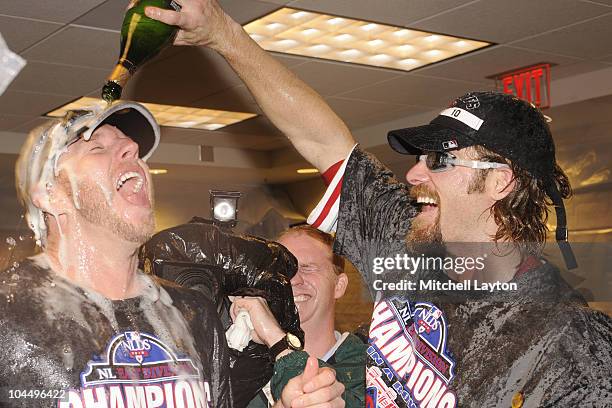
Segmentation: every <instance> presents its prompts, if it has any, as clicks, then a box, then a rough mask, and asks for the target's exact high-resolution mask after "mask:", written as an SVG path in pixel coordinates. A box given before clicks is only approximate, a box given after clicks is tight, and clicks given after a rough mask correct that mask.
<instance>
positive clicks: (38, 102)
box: [0, 91, 71, 116]
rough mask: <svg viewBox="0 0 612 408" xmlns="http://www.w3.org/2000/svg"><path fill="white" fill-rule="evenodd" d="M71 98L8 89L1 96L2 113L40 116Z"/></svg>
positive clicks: (0, 107) (0, 109)
mask: <svg viewBox="0 0 612 408" xmlns="http://www.w3.org/2000/svg"><path fill="white" fill-rule="evenodd" d="M70 99H71V98H70V97H66V96H61V95H51V94H42V93H34V92H19V91H6V92H5V93H4V94H3V95H2V96H1V97H0V114H4V113H8V114H11V115H28V116H40V115H43V114H45V113H47V112H49V111H50V110H51V109H54V108H57V107H58V106H60V105H62V104H64V103H66V102H67V101H68V100H70Z"/></svg>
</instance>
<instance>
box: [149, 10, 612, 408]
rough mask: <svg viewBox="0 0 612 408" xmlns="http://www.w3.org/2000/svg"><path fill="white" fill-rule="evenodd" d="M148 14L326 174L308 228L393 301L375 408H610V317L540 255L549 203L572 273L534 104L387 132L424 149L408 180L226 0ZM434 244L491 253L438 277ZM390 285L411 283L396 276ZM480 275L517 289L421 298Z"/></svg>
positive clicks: (460, 111)
mask: <svg viewBox="0 0 612 408" xmlns="http://www.w3.org/2000/svg"><path fill="white" fill-rule="evenodd" d="M146 12H147V15H148V16H149V17H151V18H155V19H158V20H161V21H163V22H165V23H168V24H174V25H178V26H179V27H181V30H180V31H179V33H178V35H177V37H176V40H175V43H176V44H178V45H206V46H208V47H210V48H212V49H214V50H216V51H217V52H219V53H220V54H221V55H222V56H223V57H224V58H225V59H226V60H227V62H228V63H229V64H230V65H231V66H232V68H233V69H234V70H235V71H236V72H237V73H238V75H239V76H240V77H241V78H242V80H243V81H244V82H245V84H246V85H247V87H248V88H249V90H250V91H251V93H252V94H253V95H254V97H255V99H256V100H257V102H258V103H259V105H260V106H261V107H262V109H263V111H264V112H265V114H266V115H267V116H268V118H269V119H270V120H271V121H272V122H273V123H274V124H275V125H276V126H277V127H278V128H279V129H280V130H281V131H282V132H284V133H285V134H286V135H287V137H288V138H289V139H290V141H291V142H292V144H293V145H294V147H295V148H296V149H297V150H298V151H299V152H300V153H301V154H302V155H303V156H304V157H305V158H306V159H307V160H308V161H310V162H311V163H312V164H313V165H314V166H316V167H317V168H318V169H319V170H320V171H321V172H322V174H323V177H324V179H325V181H326V182H327V183H328V185H329V186H328V189H327V191H326V192H325V195H324V197H323V200H322V201H321V202H320V203H319V205H317V206H316V208H315V210H314V211H313V212H312V213H311V215H310V217H309V222H310V223H311V224H312V225H314V226H316V227H318V228H320V229H323V230H326V231H330V230H333V229H336V230H337V234H336V242H335V245H334V250H335V252H337V253H338V254H339V255H343V256H345V257H346V258H348V259H349V260H350V261H351V262H352V263H353V264H354V265H355V266H356V267H357V269H358V270H359V271H360V272H361V274H362V276H363V277H364V279H365V280H366V281H367V283H368V285H369V286H370V287H372V288H373V290H374V291H377V292H378V293H380V294H381V295H383V296H382V298H380V299H379V301H378V302H377V303H376V305H375V310H374V314H373V317H372V325H371V328H370V346H371V347H370V348H369V349H368V367H367V374H366V378H367V389H366V390H365V392H366V401H368V404H370V405H369V406H377V405H384V406H389V405H393V404H395V405H397V406H402V407H405V406H412V407H414V406H416V407H425V406H427V407H454V406H470V407H485V406H486V407H509V406H512V407H520V406H523V405H524V406H530V407H532V406H562V407H573V406H577V405H581V406H607V405H610V403H611V401H612V392H611V390H612V384H611V383H610V378H611V377H612V371H611V370H612V368H611V367H612V345H611V344H610V338H611V332H612V323H611V321H610V319H609V318H608V317H607V316H606V315H604V314H602V313H599V312H596V311H593V310H591V309H588V308H587V307H586V303H585V302H584V299H582V297H581V296H580V295H578V294H577V293H576V292H575V291H573V290H572V289H571V288H570V287H569V286H568V285H567V284H566V283H565V282H564V281H563V280H562V279H561V278H560V276H559V271H558V270H557V268H555V267H554V266H552V265H551V264H549V263H548V262H546V261H545V260H544V259H542V258H541V257H540V255H541V251H542V247H543V244H544V241H545V237H546V231H547V228H546V223H545V221H546V216H547V208H548V206H549V204H551V203H552V204H553V205H554V206H555V208H556V209H557V218H558V221H557V224H558V227H557V239H558V240H559V241H560V242H561V244H562V246H564V253H565V259H566V261H567V263H568V265H569V266H570V267H571V266H574V264H575V262H574V259H573V256H572V255H571V252H569V248H568V247H567V246H566V244H565V242H566V237H567V235H566V227H565V219H564V211H563V207H562V199H563V198H564V197H568V196H569V194H570V187H569V183H568V181H567V177H566V176H565V175H564V174H563V172H562V171H561V169H560V168H559V167H558V166H557V164H556V161H555V156H554V144H553V142H552V138H551V136H550V132H549V130H548V127H547V125H546V123H545V120H544V118H543V116H542V114H541V113H540V112H539V111H538V110H537V109H536V108H534V107H532V106H530V105H529V104H527V103H525V102H522V101H519V100H517V99H515V98H513V97H511V96H507V95H501V94H497V93H471V94H468V95H465V96H464V97H462V98H459V99H457V100H456V101H455V102H454V103H453V105H452V106H451V107H450V108H449V109H445V110H443V111H442V112H441V114H440V116H439V117H438V118H436V119H435V120H434V121H432V123H430V124H429V125H427V126H425V127H419V128H415V129H403V130H398V131H394V132H391V133H390V135H389V142H390V143H391V146H392V147H393V148H395V149H396V150H398V151H400V152H401V153H411V154H418V159H419V160H418V162H417V164H416V165H414V166H413V167H412V168H411V169H410V170H409V172H408V173H407V175H406V178H407V181H408V182H409V185H405V184H402V183H400V182H399V181H397V180H396V179H395V178H394V176H393V174H392V173H391V172H390V171H389V170H388V169H386V168H385V167H384V166H383V165H382V164H381V163H380V162H379V161H378V160H377V159H376V158H374V157H373V156H371V155H370V154H368V153H366V152H364V151H363V150H362V149H360V148H359V147H358V146H355V141H354V139H353V137H352V135H351V133H350V131H349V129H348V128H347V126H346V125H345V124H344V123H343V122H342V121H341V120H340V119H339V118H338V116H337V115H336V114H335V113H334V112H333V111H332V110H331V108H330V107H329V106H328V105H327V104H326V102H325V101H324V100H323V98H322V97H321V96H320V95H318V94H317V93H316V92H314V90H312V89H311V88H310V87H308V86H307V85H306V84H304V83H303V82H302V81H300V80H299V79H298V78H297V77H296V76H295V75H293V74H292V73H291V72H290V71H289V70H287V69H286V68H285V67H283V66H282V65H281V64H280V63H279V62H278V61H276V60H275V59H274V58H272V57H271V56H270V55H269V54H267V53H266V52H265V51H263V50H262V49H261V48H260V47H259V46H258V45H257V43H255V41H253V40H252V39H251V38H250V37H249V36H248V34H247V33H246V32H245V31H244V30H243V29H242V27H241V26H240V25H239V24H237V23H235V22H234V21H233V20H232V19H231V18H230V17H229V16H228V15H227V14H225V13H224V12H223V10H221V8H220V7H219V5H218V4H217V2H216V1H214V0H184V1H183V2H182V9H181V11H180V12H173V11H164V10H160V9H156V8H148V9H147V11H146ZM406 92H410V90H409V89H407V90H406ZM423 242H425V243H427V242H433V243H436V242H441V243H443V244H444V246H445V247H448V246H449V244H451V243H453V242H459V243H471V247H468V253H469V252H470V251H472V252H473V251H474V248H478V247H479V246H478V245H479V244H481V243H485V244H490V245H489V247H490V246H492V247H493V248H487V246H481V247H484V248H485V249H486V252H485V254H484V257H483V259H476V260H475V259H472V262H471V263H470V264H469V265H467V261H466V259H465V257H459V256H448V257H447V258H448V259H447V258H444V259H445V260H448V261H449V265H451V266H452V265H454V266H455V268H454V271H453V270H451V271H449V269H452V268H450V267H447V266H446V264H444V267H435V268H433V270H429V268H427V267H425V268H424V267H423V263H422V262H425V261H427V259H426V258H427V257H426V256H425V255H421V254H415V253H413V252H410V249H412V250H414V249H419V248H422V247H423V246H422V245H421V244H422V243H423ZM454 247H458V246H457V245H454ZM500 248H501V250H496V249H500ZM415 255H417V256H415ZM455 255H456V254H455ZM409 261H410V262H409ZM417 261H418V262H419V263H418V264H417ZM459 261H461V265H460V262H459ZM415 265H416V266H415ZM481 265H482V267H481ZM459 266H460V267H461V268H462V270H463V272H460V271H459ZM393 272H397V274H394V273H393ZM444 272H447V273H444ZM389 276H394V277H398V276H399V277H401V278H402V280H396V281H395V282H389V279H388V277H389ZM470 277H471V278H477V279H479V280H480V281H481V282H487V283H491V284H493V283H497V284H499V285H502V286H503V285H509V284H513V285H509V286H510V287H513V286H514V285H516V289H515V290H507V291H501V290H498V291H493V292H490V293H483V294H481V295H479V296H475V297H467V298H465V297H464V298H461V299H460V300H461V301H460V302H447V301H446V299H447V298H446V297H439V294H438V293H437V292H436V293H435V296H433V297H428V296H427V295H428V292H426V293H422V291H421V292H416V291H414V290H413V289H411V284H415V283H417V282H418V281H426V280H427V279H429V280H430V281H432V280H434V279H435V280H436V281H437V282H439V283H440V284H444V285H446V286H447V287H450V284H449V283H452V284H453V285H455V287H456V284H457V283H460V281H466V280H469V278H470ZM381 278H383V279H381ZM385 278H386V279H387V280H386V281H385ZM451 278H452V279H451ZM383 283H395V284H397V285H395V287H396V290H395V291H394V293H393V294H394V295H395V296H393V297H385V295H388V294H389V292H388V291H387V292H385V289H384V288H383V287H381V285H382V284H383ZM377 285H378V286H377ZM401 285H404V287H405V289H399V290H398V289H397V288H398V287H400V286H401ZM417 289H418V288H417ZM441 299H443V300H445V301H444V302H438V301H439V300H441Z"/></svg>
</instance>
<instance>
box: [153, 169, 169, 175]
mask: <svg viewBox="0 0 612 408" xmlns="http://www.w3.org/2000/svg"><path fill="white" fill-rule="evenodd" d="M149 173H150V174H154V175H158V174H166V173H168V170H167V169H149Z"/></svg>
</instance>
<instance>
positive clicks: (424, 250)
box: [406, 213, 444, 255]
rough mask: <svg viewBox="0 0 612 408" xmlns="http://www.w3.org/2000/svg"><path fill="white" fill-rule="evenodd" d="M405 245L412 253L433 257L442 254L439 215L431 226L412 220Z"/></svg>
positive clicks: (415, 219) (442, 245)
mask: <svg viewBox="0 0 612 408" xmlns="http://www.w3.org/2000/svg"><path fill="white" fill-rule="evenodd" d="M406 245H407V246H408V250H409V251H410V252H412V253H420V254H425V255H435V254H440V253H441V252H443V247H444V244H443V243H442V231H441V230H440V214H439V213H438V215H437V216H436V219H435V220H434V222H433V223H431V224H426V223H424V222H422V220H419V219H418V218H414V219H413V220H412V225H411V226H410V230H409V231H408V234H406Z"/></svg>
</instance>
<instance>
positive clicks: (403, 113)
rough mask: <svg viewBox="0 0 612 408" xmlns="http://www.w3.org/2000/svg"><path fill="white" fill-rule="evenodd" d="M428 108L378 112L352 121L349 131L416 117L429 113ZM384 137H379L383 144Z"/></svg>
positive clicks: (412, 107)
mask: <svg viewBox="0 0 612 408" xmlns="http://www.w3.org/2000/svg"><path fill="white" fill-rule="evenodd" d="M430 111H431V108H430V107H420V106H405V107H402V108H399V109H395V110H389V111H386V112H379V113H376V114H374V115H372V116H369V117H367V118H363V119H361V120H355V121H353V123H352V125H351V129H360V128H363V127H369V126H374V125H379V124H381V123H385V122H390V121H393V120H397V119H402V118H406V117H409V116H412V115H418V114H420V113H424V112H430ZM384 136H385V135H381V137H382V138H383V139H382V141H383V143H384V141H385V139H384Z"/></svg>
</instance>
